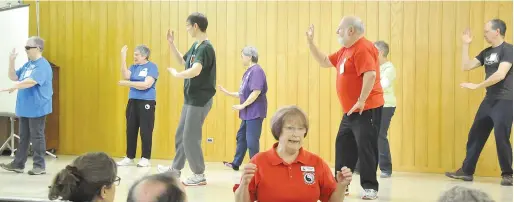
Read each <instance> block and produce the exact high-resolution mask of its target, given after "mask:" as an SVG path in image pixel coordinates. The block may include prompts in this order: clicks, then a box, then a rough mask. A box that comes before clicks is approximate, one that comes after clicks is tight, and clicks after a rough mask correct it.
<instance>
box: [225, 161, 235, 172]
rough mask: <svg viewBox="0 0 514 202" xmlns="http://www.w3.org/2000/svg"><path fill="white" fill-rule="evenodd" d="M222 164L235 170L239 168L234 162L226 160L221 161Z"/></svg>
mask: <svg viewBox="0 0 514 202" xmlns="http://www.w3.org/2000/svg"><path fill="white" fill-rule="evenodd" d="M223 165H225V166H227V167H229V168H232V169H233V170H235V171H238V170H239V166H235V165H234V164H232V163H229V162H226V161H223Z"/></svg>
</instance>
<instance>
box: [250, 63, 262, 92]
mask: <svg viewBox="0 0 514 202" xmlns="http://www.w3.org/2000/svg"><path fill="white" fill-rule="evenodd" d="M265 82H266V75H265V74H264V70H262V69H261V68H258V69H255V70H254V71H253V72H252V74H251V77H250V81H249V82H248V87H249V88H250V90H251V91H254V90H263V89H264V83H265Z"/></svg>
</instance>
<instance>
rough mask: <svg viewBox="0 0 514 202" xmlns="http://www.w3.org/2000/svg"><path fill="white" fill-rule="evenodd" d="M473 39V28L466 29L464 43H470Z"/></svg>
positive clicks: (463, 37) (463, 34) (463, 33)
mask: <svg viewBox="0 0 514 202" xmlns="http://www.w3.org/2000/svg"><path fill="white" fill-rule="evenodd" d="M472 40H473V36H471V30H470V29H469V28H467V29H465V30H464V32H462V43H465V44H470V43H471V41H472Z"/></svg>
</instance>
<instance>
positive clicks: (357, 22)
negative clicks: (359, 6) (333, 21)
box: [346, 17, 366, 34]
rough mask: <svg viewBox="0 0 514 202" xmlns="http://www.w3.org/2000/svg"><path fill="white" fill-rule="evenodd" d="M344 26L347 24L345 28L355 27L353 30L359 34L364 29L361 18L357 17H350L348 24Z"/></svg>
mask: <svg viewBox="0 0 514 202" xmlns="http://www.w3.org/2000/svg"><path fill="white" fill-rule="evenodd" d="M346 26H347V27H346V28H347V29H348V28H350V27H353V28H354V29H355V31H356V32H357V33H359V34H362V33H364V31H365V30H366V29H365V28H364V23H363V22H362V20H361V19H360V18H357V17H353V18H350V20H349V21H348V24H347V25H346Z"/></svg>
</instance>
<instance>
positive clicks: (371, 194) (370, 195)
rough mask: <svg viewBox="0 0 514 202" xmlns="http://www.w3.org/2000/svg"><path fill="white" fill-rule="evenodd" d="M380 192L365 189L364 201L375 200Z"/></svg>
mask: <svg viewBox="0 0 514 202" xmlns="http://www.w3.org/2000/svg"><path fill="white" fill-rule="evenodd" d="M377 195H378V192H377V191H375V190H373V189H365V190H364V195H363V196H362V199H364V200H375V199H377V198H378V196H377Z"/></svg>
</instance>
